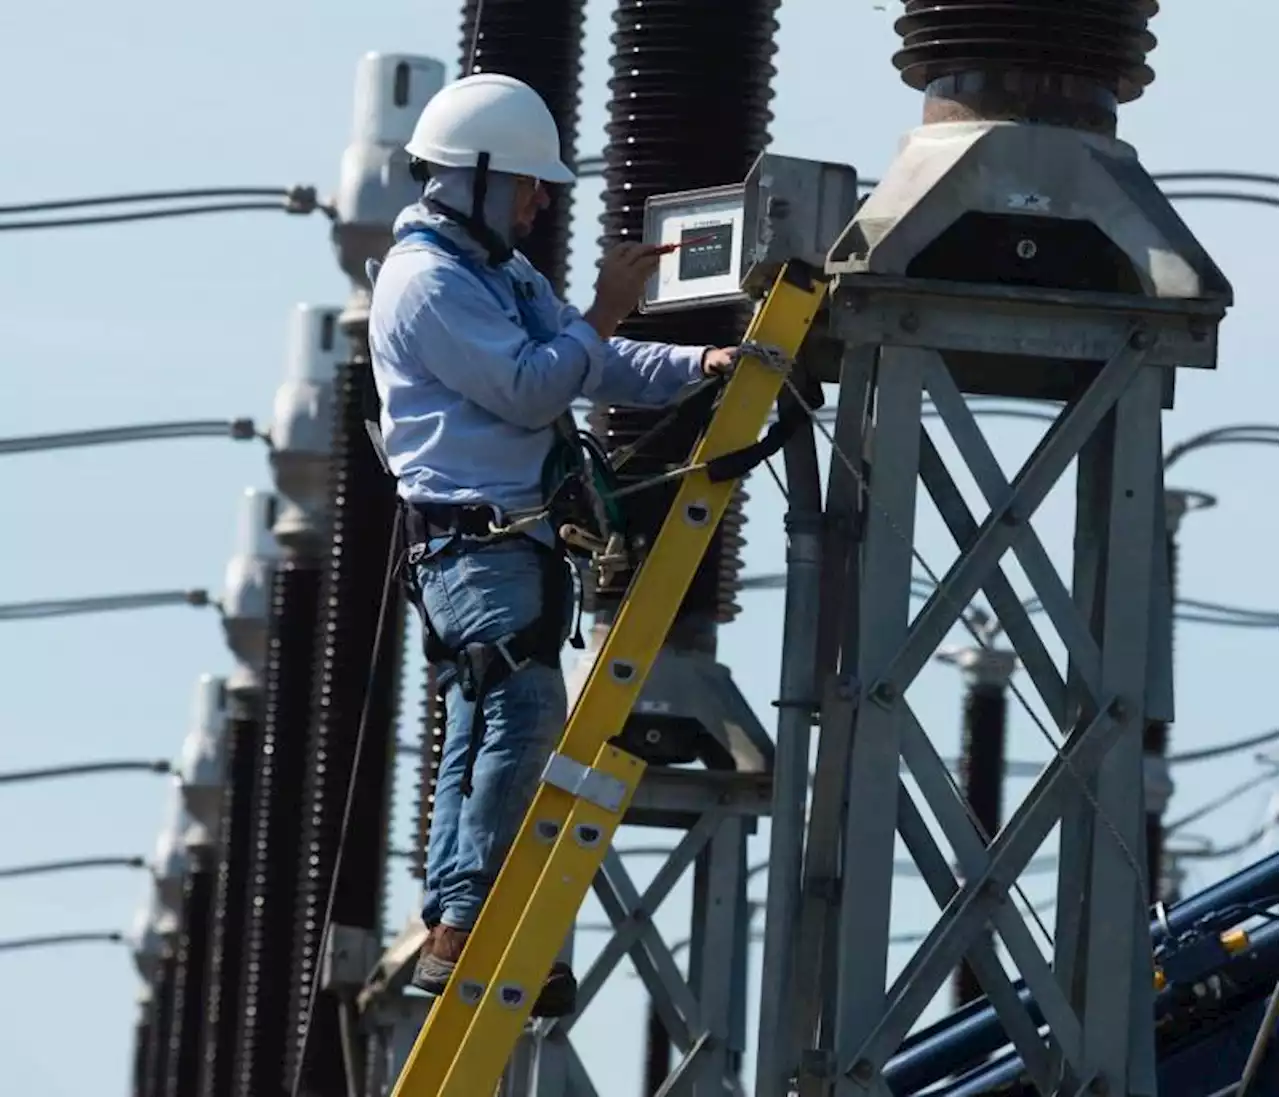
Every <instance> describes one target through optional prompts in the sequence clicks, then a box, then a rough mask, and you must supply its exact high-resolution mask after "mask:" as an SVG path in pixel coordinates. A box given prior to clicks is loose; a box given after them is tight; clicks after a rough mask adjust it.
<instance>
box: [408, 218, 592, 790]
mask: <svg viewBox="0 0 1280 1097" xmlns="http://www.w3.org/2000/svg"><path fill="white" fill-rule="evenodd" d="M417 241H421V242H423V243H429V244H432V245H433V246H435V247H437V248H439V249H440V250H441V251H444V252H445V253H446V254H448V255H450V256H452V257H453V258H454V259H455V260H457V261H458V262H459V263H461V264H463V265H464V266H466V267H467V268H468V269H469V270H470V271H471V272H472V274H474V275H475V276H476V278H477V279H478V280H479V281H480V282H481V284H482V285H484V287H485V288H486V289H487V290H488V291H489V292H490V293H491V294H492V295H493V297H494V300H495V301H497V303H498V304H499V306H501V307H502V308H503V309H504V311H505V309H506V305H505V303H504V302H503V300H502V297H501V296H500V295H499V293H498V291H497V289H495V288H494V286H493V285H492V284H491V283H490V282H489V281H488V280H487V279H486V278H485V277H484V276H483V275H482V273H481V271H480V270H479V267H478V264H477V263H476V262H475V261H474V260H473V259H472V258H471V256H469V255H467V253H466V252H465V251H463V250H462V249H461V248H459V247H458V246H457V245H456V244H455V243H454V242H453V241H452V240H450V239H448V238H447V237H446V236H444V235H443V234H441V233H439V232H436V231H435V230H434V229H431V228H427V227H422V226H419V227H414V228H411V229H408V230H406V231H403V232H401V233H399V234H398V235H397V242H398V243H408V242H417ZM513 288H514V290H515V298H516V307H517V310H518V312H519V315H520V322H521V326H522V327H523V328H524V329H525V331H526V332H527V333H528V334H529V337H530V338H531V339H533V340H535V341H536V342H547V341H549V340H550V339H551V338H553V337H554V336H555V334H556V333H555V332H554V331H551V330H549V329H548V328H547V327H546V326H545V325H544V324H543V323H542V321H541V318H540V317H539V316H538V315H537V314H536V312H535V311H534V309H533V308H532V306H531V302H532V297H533V288H532V287H531V286H528V285H526V284H522V283H520V282H515V283H514V287H513ZM561 419H562V420H567V423H561V422H557V424H556V426H557V439H556V442H555V444H554V445H553V446H552V450H551V452H550V453H549V454H548V457H547V460H546V462H545V464H544V467H543V475H542V481H543V485H544V493H543V497H544V499H546V501H547V506H546V507H545V508H543V509H544V511H545V512H546V519H545V520H539V521H536V522H533V523H529V524H526V525H525V526H523V527H522V526H520V525H518V524H516V523H512V524H510V525H509V526H508V525H507V524H505V523H504V522H503V521H502V515H501V514H500V513H499V512H498V510H497V508H495V507H492V506H489V505H486V504H471V505H468V504H430V503H426V504H424V503H411V502H407V501H405V500H403V499H402V500H400V501H399V505H400V508H401V522H400V529H401V531H402V544H401V552H400V554H399V559H400V561H401V563H400V566H399V569H398V572H399V573H398V576H397V578H398V579H399V581H400V583H401V585H402V586H403V588H404V590H405V593H406V597H407V598H408V600H409V601H410V603H411V604H412V605H413V606H414V607H415V608H416V609H417V611H418V616H419V617H420V618H421V619H422V625H423V636H424V642H423V649H424V654H425V656H426V659H427V662H428V663H429V664H431V665H432V666H435V667H439V668H442V669H441V671H440V674H439V677H438V679H437V685H438V688H439V691H440V694H441V695H442V696H444V695H446V694H447V693H448V690H449V687H450V686H451V685H452V684H453V683H454V682H456V683H457V685H458V687H459V691H460V693H461V695H462V698H463V700H464V701H466V702H467V703H468V704H470V705H472V706H473V708H472V719H471V728H470V735H469V739H468V744H467V757H466V762H465V766H464V769H463V774H462V780H461V791H462V794H463V795H464V796H469V795H470V794H471V788H472V774H473V771H474V768H475V762H476V757H477V755H478V754H479V751H480V747H481V745H482V744H483V742H484V734H485V728H486V723H485V715H484V701H485V698H486V697H487V696H488V694H489V691H490V690H493V689H495V688H496V687H498V686H500V685H501V684H502V683H503V682H505V681H506V680H507V679H508V678H510V677H511V675H513V674H515V673H517V672H518V671H520V670H523V669H524V668H525V667H527V666H529V665H531V664H534V663H540V664H542V665H544V666H548V667H553V668H556V669H559V666H560V649H561V647H562V646H563V644H564V640H565V632H566V631H567V630H566V627H565V626H566V624H567V616H568V615H569V614H570V613H573V614H574V627H573V632H572V635H571V636H570V637H569V642H570V644H571V645H572V646H573V647H575V648H577V649H582V648H583V647H584V646H585V643H584V641H583V637H582V627H581V618H582V597H581V589H580V585H579V584H577V583H576V582H575V579H576V577H577V568H576V566H575V565H574V563H573V554H572V553H571V551H570V549H569V547H568V546H567V545H566V543H565V542H564V540H563V539H562V538H561V536H560V533H559V530H560V528H561V523H559V522H557V521H556V519H555V514H556V512H557V510H562V509H563V508H565V507H572V508H573V509H574V510H575V511H577V510H578V509H580V507H581V503H582V501H583V500H584V498H586V497H588V496H591V495H593V494H595V493H594V492H593V491H591V490H584V488H583V486H582V483H581V478H582V477H583V476H584V475H588V474H589V472H588V464H587V459H586V458H585V457H584V455H583V452H582V448H581V447H582V446H583V445H584V444H585V443H584V440H583V439H584V437H589V436H584V435H583V434H582V432H580V431H578V429H577V427H576V425H575V424H574V422H573V419H572V416H571V415H569V414H566V415H564V416H562V417H561ZM591 441H594V439H592V440H591ZM600 457H601V459H602V460H603V464H604V466H605V467H607V465H608V462H607V459H604V458H603V454H600ZM548 485H550V487H549V489H548ZM594 509H595V508H593V510H594ZM548 525H549V527H550V529H551V533H552V540H553V543H552V544H551V545H547V544H545V543H544V542H543V541H541V540H539V539H538V538H537V537H535V536H534V535H533V528H534V527H542V528H543V529H546V528H547V526H548ZM514 538H523V539H524V541H525V542H526V543H527V544H528V545H529V546H531V547H532V548H533V549H534V551H535V552H537V553H538V555H539V556H540V558H541V565H542V567H541V571H542V608H541V611H540V613H539V615H538V617H537V618H536V619H535V620H533V621H532V622H530V623H529V624H528V625H526V626H525V627H524V628H522V629H518V630H516V631H515V632H513V633H511V634H509V635H507V636H503V637H500V638H499V639H497V640H495V641H492V642H488V643H469V644H465V645H463V646H462V647H461V648H452V647H450V646H449V645H448V644H446V643H445V642H444V641H443V640H442V639H441V638H440V634H439V632H438V631H437V630H436V628H435V626H434V625H433V624H432V621H431V618H430V615H429V614H428V613H427V610H426V604H425V600H424V598H423V591H422V588H421V586H420V585H419V583H418V567H419V565H420V564H421V563H422V561H423V560H424V559H425V558H426V557H427V556H428V554H432V555H437V554H441V553H448V552H454V551H457V552H466V551H475V550H477V549H483V548H484V547H485V546H488V545H493V544H497V543H499V542H503V541H510V540H512V539H514ZM433 542H443V543H441V544H439V547H438V548H437V549H436V550H435V553H432V551H431V545H432V543H433Z"/></svg>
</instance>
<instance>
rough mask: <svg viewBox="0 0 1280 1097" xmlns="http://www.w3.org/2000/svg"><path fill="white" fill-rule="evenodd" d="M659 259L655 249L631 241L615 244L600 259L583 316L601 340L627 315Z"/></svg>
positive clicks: (637, 299) (634, 305)
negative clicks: (593, 294)
mask: <svg viewBox="0 0 1280 1097" xmlns="http://www.w3.org/2000/svg"><path fill="white" fill-rule="evenodd" d="M660 258H661V256H660V255H659V253H658V250H657V249H656V248H654V247H652V246H651V245H648V244H639V243H635V242H629V243H622V244H619V245H617V247H615V248H613V249H612V250H611V251H610V252H609V254H608V255H606V256H605V257H604V260H603V261H602V262H601V264H600V273H599V274H598V275H597V276H596V299H595V300H594V301H593V302H592V303H591V307H590V308H589V309H587V311H586V312H585V313H583V319H585V320H586V321H587V323H588V324H590V325H591V326H592V327H593V328H595V329H596V331H597V332H599V333H600V337H601V338H602V339H608V338H610V337H611V336H612V335H613V333H614V331H616V330H617V327H618V325H619V324H620V323H622V321H623V320H625V319H626V318H627V317H628V316H629V315H630V314H631V311H632V310H633V309H634V308H635V307H636V302H637V301H639V299H640V294H641V293H643V292H644V284H645V282H647V281H648V280H649V276H650V275H651V274H653V272H654V271H656V270H657V269H658V261H659V259H660Z"/></svg>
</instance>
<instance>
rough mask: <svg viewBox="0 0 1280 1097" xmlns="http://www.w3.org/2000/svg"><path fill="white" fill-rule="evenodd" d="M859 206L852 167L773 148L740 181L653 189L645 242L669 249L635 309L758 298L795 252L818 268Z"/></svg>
mask: <svg viewBox="0 0 1280 1097" xmlns="http://www.w3.org/2000/svg"><path fill="white" fill-rule="evenodd" d="M857 207H858V174H857V172H856V171H854V169H853V168H851V167H849V166H848V165H845V164H830V163H826V162H824V161H819V160H800V159H797V158H795V157H792V156H777V155H774V154H772V153H762V154H761V155H760V156H758V157H757V158H756V162H755V163H754V164H753V165H752V167H751V171H750V172H749V173H748V174H747V177H746V179H745V180H744V181H743V182H741V183H734V184H732V185H729V186H721V187H708V188H704V189H702V190H687V191H678V192H675V193H672V194H656V195H653V196H651V197H650V198H648V199H647V200H646V201H645V205H644V242H645V243H646V244H649V245H652V246H654V247H661V248H666V249H669V250H667V251H666V253H665V254H663V256H662V259H661V261H660V263H659V265H658V270H657V272H656V273H655V274H654V276H653V277H652V278H650V279H649V281H648V283H647V284H646V285H645V293H644V300H643V301H642V302H641V306H640V308H641V311H642V312H644V313H662V312H671V311H675V310H679V309H686V308H700V307H704V306H707V305H723V304H731V303H735V302H741V301H747V300H758V299H760V298H762V297H763V296H764V295H765V294H766V293H767V292H768V290H769V287H770V286H771V285H772V284H773V280H774V279H775V278H776V277H777V274H778V271H779V270H781V268H782V265H783V263H785V262H787V261H789V260H792V259H799V260H802V261H804V262H806V263H808V264H810V265H811V266H813V267H814V268H815V269H817V270H819V271H820V270H821V269H822V267H823V264H824V263H825V261H826V255H827V251H828V249H829V248H830V247H831V245H832V244H833V243H834V242H835V240H836V239H837V238H838V237H839V235H840V233H841V232H843V231H844V228H845V226H846V225H847V224H848V223H849V221H850V219H851V218H852V217H853V215H854V213H856V212H857Z"/></svg>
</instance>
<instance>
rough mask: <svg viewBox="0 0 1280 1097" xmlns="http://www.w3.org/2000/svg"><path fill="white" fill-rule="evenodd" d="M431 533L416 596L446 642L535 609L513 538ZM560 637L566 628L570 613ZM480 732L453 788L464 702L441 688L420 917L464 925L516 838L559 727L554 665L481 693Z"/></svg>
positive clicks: (534, 576) (530, 553)
mask: <svg viewBox="0 0 1280 1097" xmlns="http://www.w3.org/2000/svg"><path fill="white" fill-rule="evenodd" d="M442 544H444V542H433V543H432V544H431V545H430V546H429V551H428V555H427V557H426V558H425V559H424V560H423V562H422V563H421V564H419V565H418V573H417V574H418V582H419V584H420V586H421V589H422V600H423V605H424V607H425V609H426V612H427V616H428V617H429V618H430V620H431V624H432V626H433V627H434V628H435V630H436V632H437V633H438V634H439V636H440V639H441V641H443V643H444V644H446V645H447V646H449V647H450V648H456V647H460V646H461V645H463V644H470V643H486V642H491V641H494V640H499V639H501V638H502V637H504V636H507V635H509V634H510V633H512V632H515V631H516V630H517V629H521V628H523V627H524V626H525V625H527V624H529V623H530V622H532V621H533V620H534V619H535V618H536V617H538V616H539V614H540V613H541V611H542V567H543V562H542V556H541V554H540V553H539V552H538V550H537V549H535V548H534V547H533V546H532V545H531V544H530V543H529V542H527V541H525V540H523V539H519V540H513V541H504V542H499V543H497V544H493V545H485V546H470V545H468V546H459V545H455V546H453V547H452V548H447V549H446V550H445V551H440V549H441V546H442ZM564 619H565V621H566V627H565V629H564V630H563V633H562V636H561V643H563V642H564V640H565V638H566V637H567V634H568V626H567V622H568V619H569V614H568V612H567V607H566V612H565V614H564ZM483 703H484V717H485V731H484V739H483V742H482V743H481V745H480V749H479V752H478V753H477V754H476V758H475V766H474V769H473V771H472V778H471V782H472V791H471V795H470V796H468V797H466V798H464V797H463V795H462V791H461V787H460V786H461V782H462V775H463V771H464V770H465V768H466V760H467V749H468V745H469V742H470V738H471V721H472V715H473V708H474V706H473V705H472V704H469V703H468V702H467V701H465V700H464V699H463V697H462V692H461V689H460V687H459V686H458V685H457V683H454V684H452V685H451V686H450V687H449V689H448V692H447V693H446V695H445V737H444V752H443V756H442V758H441V759H440V769H439V772H438V775H437V777H436V788H435V807H434V810H433V812H432V816H431V832H430V835H429V836H428V839H427V880H426V897H425V902H424V906H423V910H422V920H423V922H424V923H425V924H426V925H427V926H433V925H437V924H441V923H442V924H444V925H447V926H452V927H454V928H455V929H470V928H471V927H472V926H473V925H475V922H476V919H477V918H478V917H479V916H480V908H481V907H482V906H483V905H484V901H485V897H486V896H487V895H488V894H489V889H490V888H491V887H492V886H493V882H494V880H495V879H496V878H497V875H498V870H499V869H500V868H501V867H502V862H503V860H504V859H505V857H506V855H507V850H508V849H509V848H510V847H511V843H512V842H513V841H514V840H515V836H516V833H517V832H518V831H519V829H520V824H521V822H522V821H523V820H524V816H525V813H526V812H527V811H528V809H529V804H530V803H531V802H532V800H533V795H534V793H535V792H536V791H537V788H538V780H539V778H540V777H541V775H542V769H543V766H545V765H546V761H547V756H548V755H549V754H550V752H551V751H552V750H553V749H554V748H555V746H556V744H557V743H558V742H559V741H560V736H561V734H562V733H563V732H564V725H565V718H566V715H567V714H566V708H567V701H566V697H565V685H564V677H563V675H562V674H561V671H560V669H559V667H549V666H546V665H544V664H542V663H531V664H530V665H529V666H527V667H525V668H524V669H523V670H520V671H517V672H516V673H514V674H512V675H511V676H510V677H508V678H507V679H506V681H504V682H502V683H501V684H499V685H497V686H495V687H493V688H492V689H490V690H489V691H488V693H487V694H486V696H485V698H484V702H483Z"/></svg>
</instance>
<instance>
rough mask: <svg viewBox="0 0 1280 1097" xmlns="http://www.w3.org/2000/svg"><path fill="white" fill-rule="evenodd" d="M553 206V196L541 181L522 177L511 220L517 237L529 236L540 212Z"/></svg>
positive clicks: (517, 183)
mask: <svg viewBox="0 0 1280 1097" xmlns="http://www.w3.org/2000/svg"><path fill="white" fill-rule="evenodd" d="M550 204H551V196H550V195H549V194H547V188H546V186H545V185H544V184H543V183H542V181H541V180H540V179H533V178H531V177H530V176H527V175H521V176H519V177H518V178H517V179H516V201H515V210H514V212H513V216H512V218H511V223H512V227H513V228H514V229H515V234H516V236H517V237H523V236H528V235H529V233H531V232H532V231H533V221H534V218H536V217H537V216H538V211H539V210H544V209H546V208H547V206H548V205H550Z"/></svg>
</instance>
